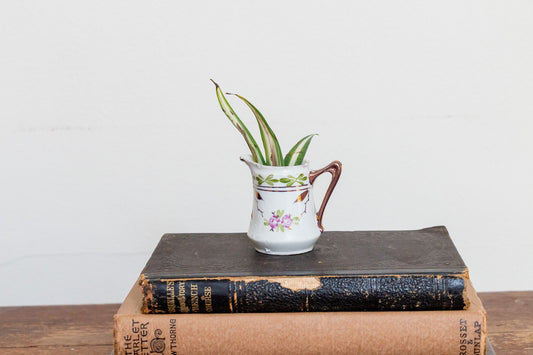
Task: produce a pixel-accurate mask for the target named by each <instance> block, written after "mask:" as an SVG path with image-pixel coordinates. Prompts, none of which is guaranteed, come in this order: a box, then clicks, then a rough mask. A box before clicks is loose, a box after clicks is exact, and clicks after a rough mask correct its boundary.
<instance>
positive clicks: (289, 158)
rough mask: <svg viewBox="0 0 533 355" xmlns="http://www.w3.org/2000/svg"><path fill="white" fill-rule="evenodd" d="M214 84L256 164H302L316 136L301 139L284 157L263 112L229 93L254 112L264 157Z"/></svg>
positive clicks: (220, 100)
mask: <svg viewBox="0 0 533 355" xmlns="http://www.w3.org/2000/svg"><path fill="white" fill-rule="evenodd" d="M211 81H213V80H211ZM213 83H214V84H215V87H216V94H217V99H218V103H219V104H220V107H221V108H222V111H223V112H224V114H225V115H226V116H227V117H228V118H229V120H230V121H231V123H232V124H233V125H234V126H235V128H237V130H238V131H239V132H240V133H241V135H242V136H243V137H244V140H245V141H246V144H247V145H248V148H249V149H250V152H251V153H252V158H253V160H254V161H255V162H256V163H259V164H262V165H272V166H292V165H300V164H302V162H303V160H304V158H305V154H306V153H307V149H308V148H309V144H310V143H311V139H313V137H314V136H315V135H316V134H310V135H307V136H305V137H303V138H302V139H300V140H299V141H298V143H296V144H295V145H294V147H292V148H291V150H289V152H288V153H287V155H285V157H283V154H282V152H281V147H280V145H279V142H278V139H277V138H276V135H275V134H274V131H273V130H272V128H270V126H269V125H268V123H267V121H266V119H265V117H264V116H263V115H262V114H261V112H259V110H258V109H257V108H256V107H255V106H254V105H252V103H251V102H250V101H248V100H247V99H245V98H244V97H242V96H240V95H237V94H230V93H227V95H235V96H237V97H238V98H239V99H241V100H242V101H244V103H245V104H246V105H247V106H248V107H249V108H250V110H252V113H253V114H254V116H255V119H256V120H257V124H258V126H259V132H260V133H261V140H262V141H263V148H264V152H265V154H264V155H263V153H262V152H261V149H260V148H259V145H258V144H257V142H256V141H255V139H254V137H253V136H252V134H251V133H250V131H249V130H248V128H247V127H246V125H245V124H244V123H243V122H242V121H241V119H240V118H239V116H237V114H236V113H235V111H234V110H233V108H232V107H231V106H230V104H229V103H228V100H227V99H226V97H225V96H224V94H223V93H222V89H220V86H219V85H218V84H217V83H216V82H214V81H213Z"/></svg>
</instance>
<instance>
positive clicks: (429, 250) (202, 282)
mask: <svg viewBox="0 0 533 355" xmlns="http://www.w3.org/2000/svg"><path fill="white" fill-rule="evenodd" d="M466 279H468V270H467V268H466V266H465V264H464V262H463V260H462V259H461V257H460V255H459V253H458V252H457V249H456V248H455V246H454V244H453V242H452V240H451V238H450V236H449V234H448V232H447V230H446V228H445V227H433V228H427V229H421V230H412V231H371V232H362V231H357V232H325V233H324V234H323V235H322V236H321V238H320V239H319V241H318V243H317V244H316V246H315V249H314V250H313V251H311V252H309V253H306V254H301V255H293V256H275V255H265V254H261V253H258V252H256V251H255V250H254V248H253V247H252V245H251V243H250V242H249V241H248V239H247V237H246V235H245V234H244V233H242V234H238V233H235V234H166V235H164V236H163V237H162V239H161V241H160V242H159V244H158V245H157V247H156V248H155V251H154V252H153V254H152V256H151V257H150V259H149V261H148V263H147V264H146V266H145V268H144V270H143V272H142V275H141V281H140V283H141V285H142V288H143V292H144V297H143V312H144V313H241V312H298V311H312V312H323V311H391V310H399V311H406V310H458V309H464V308H465V307H467V306H468V298H467V297H464V283H465V280H466Z"/></svg>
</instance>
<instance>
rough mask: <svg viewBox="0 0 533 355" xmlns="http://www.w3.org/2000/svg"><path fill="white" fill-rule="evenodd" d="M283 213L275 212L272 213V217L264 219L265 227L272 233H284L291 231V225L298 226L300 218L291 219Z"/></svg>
mask: <svg viewBox="0 0 533 355" xmlns="http://www.w3.org/2000/svg"><path fill="white" fill-rule="evenodd" d="M284 212H285V211H283V210H282V211H280V210H277V211H276V212H272V217H270V218H269V219H265V220H264V221H265V223H264V224H265V226H269V227H270V231H272V232H274V231H275V232H285V230H286V229H287V230H291V226H292V225H298V223H299V222H300V217H292V216H291V215H290V214H285V213H284Z"/></svg>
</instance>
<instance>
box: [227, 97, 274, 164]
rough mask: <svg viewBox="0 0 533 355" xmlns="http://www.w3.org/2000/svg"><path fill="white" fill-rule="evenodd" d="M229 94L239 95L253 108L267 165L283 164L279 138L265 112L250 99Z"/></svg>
mask: <svg viewBox="0 0 533 355" xmlns="http://www.w3.org/2000/svg"><path fill="white" fill-rule="evenodd" d="M227 94H228V95H235V96H237V97H238V98H239V99H241V100H242V101H244V103H246V105H248V107H249V108H250V110H252V112H253V114H254V116H255V118H256V120H257V124H258V125H259V132H261V139H262V140H263V147H264V148H265V165H273V166H279V165H283V154H282V153H281V147H280V146H279V142H278V139H277V138H276V135H275V134H274V131H272V129H271V128H270V126H269V125H268V123H267V121H266V119H265V117H264V116H263V114H261V112H259V110H258V109H257V108H256V107H255V106H254V105H252V103H251V102H250V101H248V100H246V99H245V98H244V97H242V96H241V95H237V94H230V93H227Z"/></svg>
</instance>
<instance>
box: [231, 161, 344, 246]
mask: <svg viewBox="0 0 533 355" xmlns="http://www.w3.org/2000/svg"><path fill="white" fill-rule="evenodd" d="M241 160H242V161H243V162H245V163H246V164H247V165H248V167H249V168H250V171H251V173H252V184H253V194H254V196H253V206H252V216H251V220H250V227H249V229H248V237H249V238H250V239H251V240H252V242H253V244H254V247H255V249H256V250H257V251H258V252H261V253H265V254H274V255H291V254H301V253H306V252H308V251H311V250H312V249H313V246H314V245H315V243H316V241H317V240H318V238H319V237H320V234H321V232H323V231H324V228H323V226H322V215H323V213H324V208H325V207H326V204H327V202H328V200H329V197H330V196H331V193H332V192H333V189H334V188H335V185H336V184H337V181H338V179H339V176H340V174H341V169H342V164H341V163H340V162H339V161H334V162H332V163H330V164H329V165H327V166H326V167H324V168H323V169H320V170H315V171H310V169H309V163H308V162H307V161H304V163H303V164H302V165H296V166H268V165H261V164H258V163H255V162H254V161H252V158H251V156H243V157H241ZM324 172H329V173H331V175H332V178H331V183H330V184H329V187H328V189H327V191H326V194H325V196H324V199H323V201H322V204H321V206H320V209H319V210H318V212H317V211H316V208H315V204H314V201H313V182H314V180H315V179H316V178H317V177H318V176H319V175H320V174H322V173H324Z"/></svg>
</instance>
